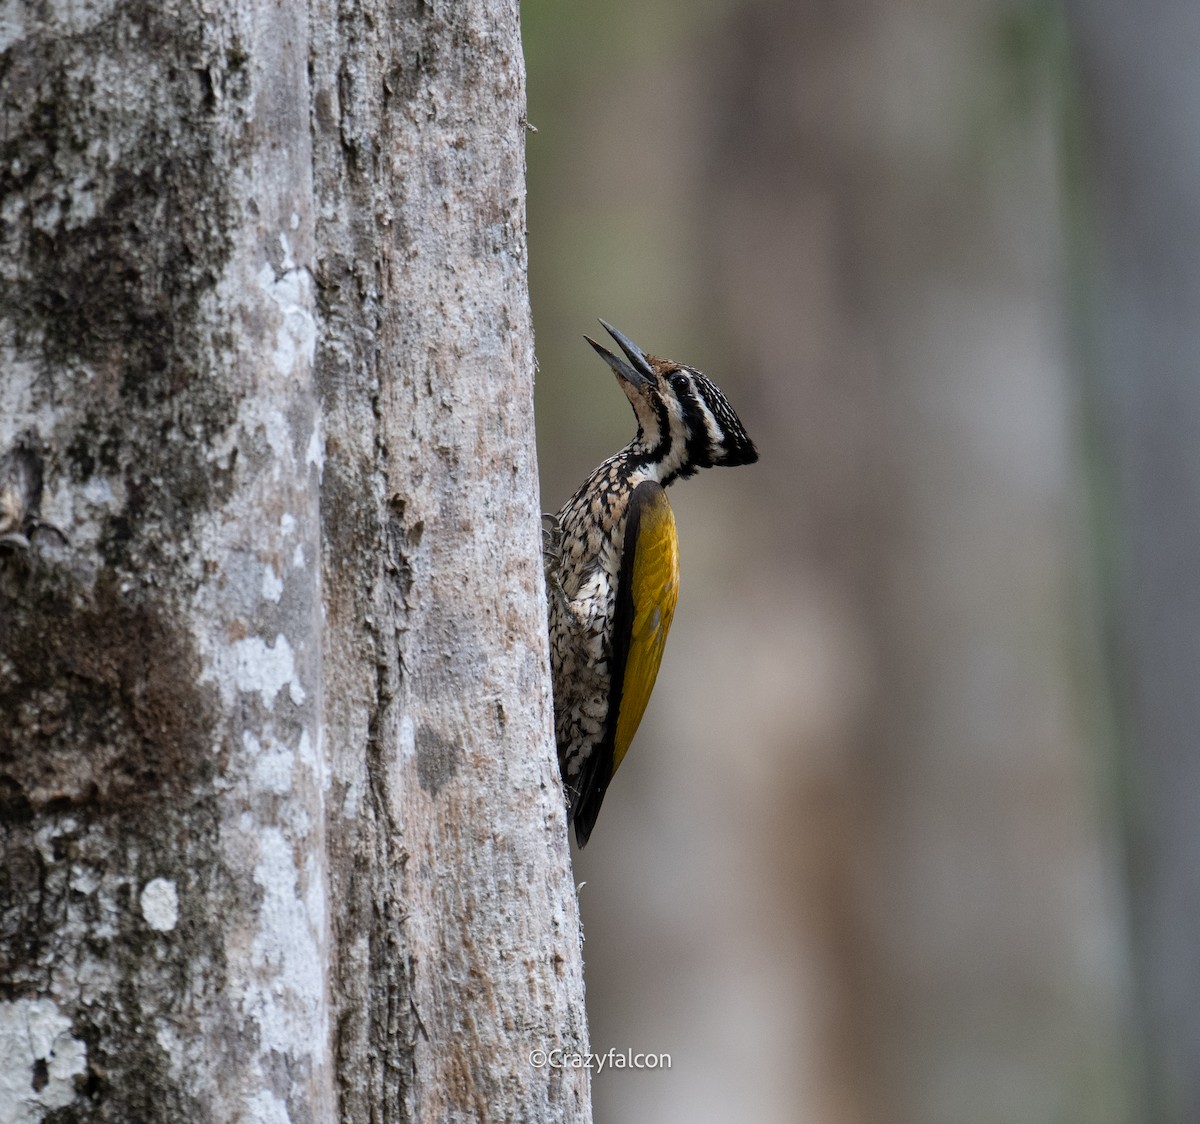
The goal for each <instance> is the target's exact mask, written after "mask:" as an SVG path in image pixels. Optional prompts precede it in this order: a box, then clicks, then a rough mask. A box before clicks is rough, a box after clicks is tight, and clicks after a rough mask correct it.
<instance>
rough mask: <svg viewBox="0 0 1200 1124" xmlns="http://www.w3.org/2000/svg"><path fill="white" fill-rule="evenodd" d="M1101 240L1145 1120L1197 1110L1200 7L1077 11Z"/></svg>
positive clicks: (1104, 427) (1094, 354)
mask: <svg viewBox="0 0 1200 1124" xmlns="http://www.w3.org/2000/svg"><path fill="white" fill-rule="evenodd" d="M1067 12H1068V18H1069V20H1070V23H1071V29H1072V32H1073V37H1074V46H1075V49H1076V58H1077V61H1078V63H1079V68H1080V73H1081V77H1082V80H1083V94H1084V99H1083V100H1084V110H1085V118H1086V124H1087V126H1088V128H1087V139H1088V141H1089V143H1088V145H1087V152H1088V160H1087V171H1088V179H1089V181H1090V182H1089V186H1090V188H1091V192H1090V198H1091V202H1092V203H1093V204H1094V217H1095V219H1096V220H1097V223H1096V227H1097V234H1098V238H1097V241H1096V245H1095V260H1094V264H1095V266H1096V276H1097V278H1098V286H1097V291H1096V292H1095V293H1092V294H1090V296H1092V297H1093V298H1094V299H1095V300H1094V303H1095V311H1096V313H1097V317H1096V320H1095V323H1094V325H1093V327H1094V329H1095V334H1094V339H1093V343H1094V345H1095V346H1094V347H1093V348H1092V349H1091V351H1090V353H1089V354H1090V356H1091V358H1092V359H1093V363H1092V364H1091V365H1090V370H1089V374H1090V376H1091V381H1090V384H1089V385H1090V387H1091V389H1092V390H1093V392H1094V399H1095V402H1096V404H1097V406H1098V407H1099V408H1098V410H1097V420H1098V422H1099V428H1100V432H1101V434H1102V437H1103V441H1104V445H1105V449H1106V453H1107V464H1108V466H1109V468H1110V470H1111V476H1110V477H1109V478H1108V479H1106V480H1105V482H1104V483H1105V484H1106V485H1111V489H1110V490H1108V491H1107V492H1106V493H1105V494H1104V496H1103V501H1104V503H1105V505H1106V511H1105V514H1106V516H1107V519H1106V523H1105V525H1106V527H1111V528H1116V533H1114V534H1113V535H1112V538H1111V541H1110V542H1109V543H1107V544H1106V545H1109V546H1111V547H1112V548H1113V550H1114V553H1115V557H1114V558H1113V559H1111V561H1112V562H1113V573H1114V581H1113V582H1112V585H1111V589H1110V592H1111V593H1112V594H1113V600H1112V606H1111V608H1112V613H1113V616H1112V626H1113V629H1112V632H1113V637H1114V641H1115V643H1114V647H1113V651H1112V673H1113V686H1114V691H1115V695H1116V698H1117V700H1118V708H1119V712H1118V717H1119V726H1120V735H1121V739H1122V743H1123V744H1122V752H1123V756H1124V760H1125V763H1126V766H1125V773H1126V782H1127V783H1126V795H1127V813H1128V828H1129V874H1130V888H1131V895H1130V896H1131V902H1132V912H1133V928H1134V943H1135V953H1136V956H1135V960H1136V966H1137V970H1138V976H1139V983H1140V987H1139V992H1140V1002H1141V1013H1142V1018H1143V1024H1144V1029H1145V1031H1146V1035H1145V1040H1146V1042H1147V1044H1148V1050H1147V1052H1148V1058H1147V1063H1148V1064H1147V1072H1146V1077H1147V1082H1146V1091H1147V1094H1148V1097H1149V1101H1150V1104H1149V1105H1148V1106H1147V1108H1146V1110H1145V1111H1146V1112H1147V1113H1148V1116H1147V1119H1152V1120H1155V1121H1191V1120H1197V1119H1200V960H1198V959H1197V957H1196V952H1195V935H1196V919H1197V917H1198V916H1200V820H1198V819H1197V815H1196V793H1197V792H1198V791H1200V754H1197V752H1196V738H1197V733H1196V732H1197V730H1198V729H1200V690H1198V689H1197V682H1198V675H1200V596H1198V595H1197V590H1198V586H1197V574H1200V473H1198V472H1197V459H1196V458H1197V449H1198V448H1200V378H1198V377H1197V369H1196V357H1197V356H1198V355H1200V262H1198V261H1197V258H1196V253H1195V247H1196V242H1197V235H1198V234H1200V188H1198V186H1197V185H1198V184H1200V140H1198V139H1197V135H1196V109H1197V105H1198V104H1200V72H1198V71H1197V69H1196V50H1195V48H1196V43H1197V36H1200V9H1197V7H1196V6H1195V5H1194V4H1190V3H1186V2H1176V3H1172V2H1165V3H1158V4H1154V5H1152V6H1151V7H1150V8H1148V9H1142V8H1138V9H1136V10H1135V9H1127V8H1126V7H1124V6H1123V5H1120V4H1113V3H1107V2H1105V0H1073V2H1072V3H1069V4H1068V5H1067Z"/></svg>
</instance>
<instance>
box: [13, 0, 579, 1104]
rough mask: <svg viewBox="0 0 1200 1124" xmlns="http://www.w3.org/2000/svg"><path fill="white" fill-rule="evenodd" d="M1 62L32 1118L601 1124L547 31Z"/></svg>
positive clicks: (32, 51)
mask: <svg viewBox="0 0 1200 1124" xmlns="http://www.w3.org/2000/svg"><path fill="white" fill-rule="evenodd" d="M0 34H2V38H0V49H2V51H3V53H2V55H0V80H2V82H3V88H2V104H3V111H4V125H3V135H2V137H0V150H2V151H0V156H2V160H0V210H2V213H3V217H4V226H3V235H2V237H3V245H2V247H0V318H2V319H0V347H2V348H3V355H2V363H3V366H2V369H0V477H3V479H0V714H2V715H3V720H2V722H0V799H2V800H3V805H2V811H0V830H2V832H3V849H4V862H3V866H2V868H0V965H3V971H2V973H0V1072H2V1073H3V1074H4V1080H3V1082H0V1118H3V1119H5V1120H8V1119H13V1120H21V1121H24V1120H31V1121H32V1120H39V1119H42V1118H44V1117H45V1116H46V1115H47V1114H48V1113H50V1112H52V1111H53V1112H55V1113H56V1115H55V1116H54V1119H56V1120H67V1119H77V1118H78V1119H83V1118H87V1119H96V1120H135V1119H137V1120H270V1121H281V1120H297V1121H299V1120H314V1121H316V1120H330V1119H335V1118H341V1119H343V1120H416V1119H483V1118H488V1119H491V1118H496V1119H529V1120H551V1119H555V1120H557V1119H572V1120H575V1119H586V1118H588V1116H589V1107H588V1085H587V1079H586V1073H585V1072H582V1071H578V1070H568V1071H563V1070H554V1069H550V1068H543V1069H538V1068H535V1067H534V1066H532V1065H530V1062H529V1053H530V1050H531V1049H535V1048H551V1047H553V1046H556V1045H562V1046H564V1047H565V1048H566V1049H568V1050H570V1049H581V1048H584V1046H585V1043H586V1028H585V1025H584V1019H583V1008H582V976H581V962H580V955H579V941H578V923H577V919H576V914H575V902H574V894H573V886H572V882H571V873H570V864H569V855H568V851H567V846H566V839H565V831H564V824H563V815H562V806H561V793H560V791H559V786H558V783H557V778H556V766H555V762H554V754H553V748H552V741H551V735H550V723H549V710H548V698H549V696H548V685H547V659H546V641H545V628H544V607H543V605H544V593H543V588H542V579H541V570H540V565H539V555H540V543H539V539H538V534H539V530H538V519H537V502H536V465H535V458H534V454H533V443H532V436H533V420H532V397H531V377H532V351H531V333H530V326H529V318H528V305H527V297H526V288H525V260H524V248H525V230H524V206H523V163H522V160H523V119H522V111H523V105H524V90H523V71H522V63H521V57H520V49H519V38H518V24H517V12H516V5H515V3H493V4H487V3H483V2H481V0H479V2H475V3H468V4H465V5H461V6H458V7H457V8H456V9H455V10H454V11H453V12H443V11H441V10H436V11H435V10H434V9H433V8H432V7H430V6H428V5H426V4H423V3H420V2H418V0H411V2H409V3H400V4H395V5H384V4H378V5H375V6H372V5H370V4H368V5H362V6H360V5H354V4H346V5H342V6H339V5H338V4H337V3H335V2H330V3H315V4H314V5H313V6H312V7H311V8H310V9H307V10H306V9H305V8H304V7H303V6H294V5H284V6H277V5H272V4H266V3H260V2H256V0H243V2H240V3H239V2H233V0H230V2H227V3H222V4H218V5H215V6H213V5H206V6H203V7H202V6H200V5H196V4H193V3H180V4H177V5H169V6H167V7H163V6H160V5H154V4H149V3H143V2H140V0H117V2H115V3H99V4H96V5H91V6H88V5H78V4H61V5H57V4H51V5H42V6H38V7H37V8H36V9H34V8H32V7H31V8H29V9H19V10H17V12H16V14H15V16H13V17H12V18H11V20H10V22H7V23H5V24H3V25H0Z"/></svg>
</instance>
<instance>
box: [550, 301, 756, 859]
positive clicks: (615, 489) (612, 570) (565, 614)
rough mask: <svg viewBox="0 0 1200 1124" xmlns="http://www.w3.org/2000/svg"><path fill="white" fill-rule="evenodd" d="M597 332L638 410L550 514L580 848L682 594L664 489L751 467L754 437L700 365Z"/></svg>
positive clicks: (566, 743) (553, 630)
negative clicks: (629, 430) (713, 472)
mask: <svg viewBox="0 0 1200 1124" xmlns="http://www.w3.org/2000/svg"><path fill="white" fill-rule="evenodd" d="M600 324H601V326H602V327H603V328H604V330H605V331H606V332H607V333H608V334H609V335H610V336H611V337H612V338H613V339H614V340H615V341H616V343H617V345H618V347H619V348H620V349H621V351H622V352H623V353H624V356H625V358H624V359H622V358H620V357H618V356H616V355H613V354H612V353H611V352H610V351H608V350H607V349H606V348H604V347H602V346H601V345H600V344H598V343H597V342H596V341H595V340H593V339H591V338H590V337H588V336H584V339H585V340H587V342H588V343H589V344H590V345H591V346H592V347H593V348H594V349H595V351H596V352H597V354H598V355H599V356H600V358H601V359H603V360H604V361H605V363H607V364H608V366H609V367H610V368H611V369H612V371H613V373H614V374H615V375H616V377H617V383H618V385H619V386H620V388H621V390H622V391H624V393H625V397H626V398H627V399H628V400H629V404H630V405H631V406H632V407H633V413H634V417H635V418H636V420H637V433H636V434H635V436H634V438H633V440H632V441H630V442H629V444H628V445H626V446H625V447H624V448H623V449H622V450H621V451H620V452H618V453H616V454H614V455H613V456H611V457H609V458H608V459H607V460H606V461H604V462H603V464H601V465H600V466H599V467H598V468H597V469H596V470H595V471H594V472H593V473H592V474H591V475H590V476H589V477H588V478H587V479H586V480H585V481H584V482H583V484H582V485H581V486H580V488H579V490H578V491H576V492H575V494H574V495H573V496H572V497H571V498H570V499H569V500H568V501H567V502H566V503H565V504H564V505H563V506H562V508H561V509H560V510H559V511H558V512H557V513H556V514H555V515H550V516H547V517H546V518H547V520H548V524H547V526H546V528H545V533H546V542H545V552H544V553H545V562H546V579H547V580H546V585H547V611H548V617H549V629H550V665H551V679H552V685H553V691H554V731H555V740H556V741H557V743H558V762H559V770H560V772H561V774H562V780H563V790H564V797H565V801H566V805H567V823H568V826H569V825H571V824H573V825H574V828H575V839H576V842H577V844H578V845H579V847H581V848H582V847H584V846H586V845H587V841H588V838H589V836H590V835H591V833H592V829H593V827H595V824H596V817H597V816H598V815H599V813H600V805H601V804H602V803H603V801H604V795H605V793H606V792H607V790H608V786H609V783H610V782H611V781H612V779H613V776H614V774H615V773H616V771H617V769H618V768H619V767H620V764H621V762H622V760H623V759H624V757H625V754H626V751H627V750H628V749H629V745H630V743H631V742H632V741H633V736H634V734H635V733H636V732H637V728H638V725H639V723H640V722H641V720H642V715H643V714H644V713H645V710H646V704H647V702H648V701H649V699H650V692H651V691H652V690H653V688H654V681H655V678H656V677H657V675H658V668H659V664H660V662H661V661H662V655H663V649H664V647H665V645H666V642H667V633H668V631H669V630H670V627H671V621H672V619H673V617H674V614H675V605H676V601H677V599H678V595H679V542H678V538H677V535H676V531H675V517H674V515H673V513H672V511H671V505H670V503H668V502H667V495H666V491H665V489H666V488H667V487H668V486H669V485H671V484H672V483H674V482H675V481H676V480H682V479H686V478H687V477H689V476H693V475H695V473H696V472H697V471H698V470H699V469H701V468H712V467H715V466H718V465H743V464H753V463H754V462H755V461H757V460H758V451H757V450H756V449H755V447H754V442H753V441H751V440H750V438H749V437H748V436H747V434H746V430H745V428H744V427H743V426H742V422H741V420H740V419H739V418H738V415H737V413H736V411H735V410H734V408H733V407H732V406H731V405H730V404H729V400H728V399H727V398H726V397H725V395H724V394H723V393H722V392H721V391H720V390H719V389H718V388H717V387H716V386H715V385H714V384H713V383H712V382H711V381H710V380H709V379H708V378H706V377H705V376H704V375H703V374H702V373H701V372H700V371H698V370H697V369H696V368H695V367H688V366H685V365H684V364H682V363H675V362H672V361H671V360H667V359H659V358H656V357H655V356H653V355H647V354H646V353H645V352H644V351H642V349H641V348H640V347H638V346H637V344H635V343H634V342H633V341H632V340H630V339H629V338H628V337H627V336H625V335H624V334H622V333H621V332H619V331H617V329H616V328H614V327H613V326H612V325H611V324H607V323H605V321H603V320H601V321H600Z"/></svg>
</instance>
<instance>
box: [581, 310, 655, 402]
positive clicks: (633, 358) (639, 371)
mask: <svg viewBox="0 0 1200 1124" xmlns="http://www.w3.org/2000/svg"><path fill="white" fill-rule="evenodd" d="M600 325H601V327H603V328H604V330H605V331H606V332H607V333H608V334H609V335H610V336H612V338H613V339H614V340H616V341H617V344H618V346H619V347H620V348H621V350H622V351H623V352H625V354H626V355H627V356H628V357H629V363H626V362H625V361H624V360H623V359H618V358H617V357H616V356H615V355H613V353H612V352H611V351H608V350H607V349H606V348H603V347H601V346H600V345H599V344H598V343H597V342H596V341H595V340H594V339H592V338H591V337H590V336H584V337H583V338H584V339H585V340H587V341H588V343H590V344H591V345H592V347H594V348H595V349H596V354H597V355H599V356H600V358H601V359H603V360H604V362H605V363H607V364H608V365H609V366H610V367H611V368H612V369H613V371H614V372H615V373H616V374H617V375H618V376H619V377H620V378H623V379H624V380H625V381H626V382H627V383H629V384H630V385H632V386H635V387H640V386H642V385H644V384H645V383H646V381H647V380H648V379H649V378H650V377H651V376H652V375H653V374H654V372H653V370H651V367H650V364H649V362H648V361H647V360H646V355H645V352H643V351H642V349H641V348H640V347H638V345H637V344H636V343H634V342H633V340H631V339H630V338H629V337H628V336H626V335H624V334H623V333H622V332H618V331H617V329H616V328H614V327H613V326H612V325H611V324H606V323H605V322H604V321H603V320H601V321H600ZM630 364H632V366H630Z"/></svg>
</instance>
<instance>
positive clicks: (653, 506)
mask: <svg viewBox="0 0 1200 1124" xmlns="http://www.w3.org/2000/svg"><path fill="white" fill-rule="evenodd" d="M624 555H625V565H623V566H622V567H621V570H622V573H621V578H622V582H621V588H619V589H618V591H617V598H618V603H619V604H618V610H617V614H616V632H617V633H618V634H616V635H614V636H613V655H614V664H615V667H614V671H617V672H619V671H620V669H621V664H622V662H623V663H624V675H623V677H622V680H621V693H620V695H619V696H617V699H616V702H617V706H618V711H617V726H616V732H615V736H614V738H613V763H612V771H613V773H616V771H617V769H618V767H619V766H620V764H621V761H622V759H623V758H624V756H625V752H626V750H628V749H629V743H630V742H632V741H633V735H634V734H636V733H637V728H638V725H639V724H640V723H641V721H642V715H643V714H645V712H646V704H647V703H648V702H649V701H650V692H651V691H652V690H654V680H655V679H656V678H657V676H658V665H659V664H660V663H661V662H662V655H663V648H664V647H665V646H666V643H667V632H668V631H669V630H670V628H671V619H672V617H674V615H675V602H676V601H677V600H678V597H679V540H678V538H677V537H676V535H675V516H674V515H673V514H672V512H671V505H670V504H669V503H668V502H667V494H666V492H664V491H663V489H662V487H661V486H660V485H658V484H655V483H654V482H653V481H645V482H643V483H641V484H639V485H638V486H637V488H636V489H634V493H633V496H632V497H631V498H630V501H629V519H628V522H627V524H626V530H625V550H624ZM631 558H632V566H630V564H629V560H630V559H631ZM627 576H628V581H626V580H625V579H626V577H627ZM626 598H628V602H627V603H626V604H625V605H620V602H621V601H625V599H626ZM622 609H624V610H625V611H624V612H622V611H621V610H622ZM626 622H628V625H627V626H628V632H627V633H625V628H624V626H625V625H626ZM622 633H624V634H623V635H622ZM622 654H624V660H622ZM610 776H611V774H610Z"/></svg>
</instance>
